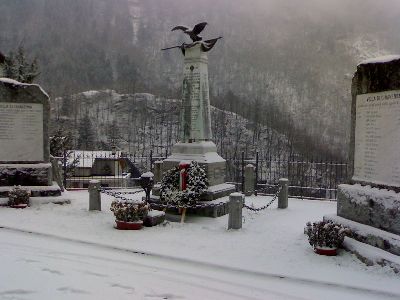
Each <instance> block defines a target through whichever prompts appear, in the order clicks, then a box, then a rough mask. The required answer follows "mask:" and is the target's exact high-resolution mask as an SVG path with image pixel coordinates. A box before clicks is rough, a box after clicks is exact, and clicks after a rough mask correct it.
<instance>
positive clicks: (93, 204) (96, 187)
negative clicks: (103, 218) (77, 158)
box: [88, 180, 101, 211]
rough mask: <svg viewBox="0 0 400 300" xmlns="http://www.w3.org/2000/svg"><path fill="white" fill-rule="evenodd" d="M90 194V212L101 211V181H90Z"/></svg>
mask: <svg viewBox="0 0 400 300" xmlns="http://www.w3.org/2000/svg"><path fill="white" fill-rule="evenodd" d="M88 192H89V210H100V211H101V194H100V181H99V180H90V181H89V188H88Z"/></svg>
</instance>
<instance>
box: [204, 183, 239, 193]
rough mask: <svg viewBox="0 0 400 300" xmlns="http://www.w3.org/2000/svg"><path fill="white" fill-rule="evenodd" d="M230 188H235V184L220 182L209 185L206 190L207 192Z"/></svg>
mask: <svg viewBox="0 0 400 300" xmlns="http://www.w3.org/2000/svg"><path fill="white" fill-rule="evenodd" d="M232 188H235V186H234V185H233V184H229V183H221V184H216V185H212V186H209V187H208V191H209V192H216V191H225V190H230V189H232Z"/></svg>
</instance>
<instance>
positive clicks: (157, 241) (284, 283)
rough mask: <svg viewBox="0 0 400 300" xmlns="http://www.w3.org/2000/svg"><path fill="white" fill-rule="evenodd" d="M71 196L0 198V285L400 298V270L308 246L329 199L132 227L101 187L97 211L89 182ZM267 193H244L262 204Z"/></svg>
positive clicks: (61, 292) (329, 208) (59, 292)
mask: <svg viewBox="0 0 400 300" xmlns="http://www.w3.org/2000/svg"><path fill="white" fill-rule="evenodd" d="M69 196H70V198H71V200H72V204H71V205H62V206H60V205H55V204H47V205H41V206H38V207H28V208H26V209H24V210H16V209H10V208H0V227H3V228H2V229H0V235H1V240H2V243H1V244H0V253H1V254H0V264H1V266H2V270H7V272H6V273H4V272H3V274H4V275H5V274H7V276H1V274H2V273H1V272H0V277H3V278H0V295H5V294H4V293H6V292H7V293H12V291H17V290H19V289H21V290H23V291H31V292H32V293H30V294H29V295H28V296H29V299H66V298H68V296H69V297H70V298H71V297H73V296H74V293H75V292H77V293H76V294H75V296H76V297H79V299H107V298H109V297H107V296H108V295H111V296H112V298H117V297H119V296H121V297H122V299H127V298H129V297H130V298H129V299H147V298H148V299H163V297H162V296H160V295H164V299H179V298H180V297H181V299H185V298H186V299H266V298H267V299H321V298H323V299H324V300H328V299H363V300H365V299H399V298H400V278H399V276H398V275H396V274H395V273H394V272H393V271H392V270H391V269H390V268H389V267H380V266H370V267H368V266H366V265H365V264H363V263H362V262H360V261H359V260H358V259H357V258H356V257H355V255H353V254H350V253H349V252H346V251H344V250H340V251H339V255H338V256H336V257H325V256H319V255H316V254H315V253H314V252H313V250H312V248H311V247H310V246H309V244H308V241H307V237H306V236H305V235H304V234H303V228H304V225H305V224H306V222H307V221H316V220H320V219H322V216H323V215H326V214H333V213H335V211H336V203H335V202H330V201H304V200H299V199H290V200H289V207H288V208H287V209H277V203H274V204H273V205H272V206H270V208H268V209H266V210H264V211H261V212H258V213H257V212H251V211H249V210H243V217H244V223H243V228H242V229H241V230H229V231H228V230H227V224H228V216H224V217H220V218H215V219H214V218H200V217H195V216H187V217H186V223H184V224H181V223H172V222H166V223H164V224H163V225H160V226H157V227H151V228H144V229H142V230H140V231H135V232H132V231H118V230H115V229H114V225H115V223H114V217H113V215H112V212H111V211H110V210H109V207H110V203H111V201H112V200H113V198H112V197H110V196H107V195H104V194H102V207H103V211H100V212H89V211H88V192H87V191H74V192H69ZM130 196H131V197H133V198H135V197H136V198H137V199H141V198H142V197H143V196H144V193H138V194H134V195H130ZM224 199H225V200H227V197H226V198H224ZM270 199H271V198H270V197H246V203H248V204H251V203H254V206H255V207H260V206H263V205H265V203H267V202H268V201H269V200H270ZM7 228H12V229H13V230H12V231H9V230H6V229H7ZM15 230H17V231H21V232H20V233H18V232H16V231H15ZM24 232H32V234H26V233H24ZM139 253H145V254H147V255H144V256H143V255H140V254H139ZM28 261H35V262H32V263H30V262H28ZM43 269H46V270H45V271H43ZM48 270H49V271H48ZM60 273H61V274H60ZM89 273H94V274H98V275H99V276H94V275H93V274H89ZM15 278H18V279H19V280H15ZM20 282H23V285H22V286H21V284H20ZM40 282H46V288H42V284H40ZM113 285H121V286H128V287H130V288H131V289H123V288H117V287H116V286H113ZM132 289H134V290H132ZM74 291H75V292H74ZM80 291H85V293H81V292H80ZM129 292H132V293H135V294H134V295H135V296H132V294H130V295H128V293H129ZM1 293H3V294H1ZM114 293H115V294H114ZM166 294H168V295H169V296H165V295H166ZM10 295H11V294H10ZM15 295H17V296H18V295H19V296H21V295H20V294H18V293H17V292H15ZM15 295H14V296H15ZM145 295H153V296H154V295H159V297H158V298H157V296H154V297H153V296H147V297H146V296H145ZM124 297H125V298H124Z"/></svg>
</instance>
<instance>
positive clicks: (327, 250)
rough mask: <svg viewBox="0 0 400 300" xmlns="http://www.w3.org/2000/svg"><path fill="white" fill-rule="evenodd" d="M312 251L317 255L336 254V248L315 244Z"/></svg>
mask: <svg viewBox="0 0 400 300" xmlns="http://www.w3.org/2000/svg"><path fill="white" fill-rule="evenodd" d="M314 252H315V253H317V254H319V255H327V256H335V255H337V248H331V247H320V246H315V247H314Z"/></svg>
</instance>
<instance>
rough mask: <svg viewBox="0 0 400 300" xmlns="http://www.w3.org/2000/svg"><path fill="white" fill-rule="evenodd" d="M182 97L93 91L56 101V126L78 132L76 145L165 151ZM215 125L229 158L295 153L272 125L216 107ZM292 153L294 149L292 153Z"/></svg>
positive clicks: (168, 150)
mask: <svg viewBox="0 0 400 300" xmlns="http://www.w3.org/2000/svg"><path fill="white" fill-rule="evenodd" d="M180 105H181V103H180V101H179V100H174V99H166V98H160V97H156V96H154V95H151V94H118V93H117V92H115V91H113V90H103V91H87V92H83V93H79V94H74V95H71V96H68V97H58V98H56V99H55V100H54V106H53V109H52V116H53V118H52V126H51V127H52V128H61V129H63V130H62V131H64V132H69V133H70V134H71V136H72V137H73V148H75V149H80V150H96V149H103V150H111V148H112V146H116V147H117V148H118V149H120V150H122V151H124V152H125V153H130V154H132V155H135V156H149V154H150V151H152V152H153V154H154V155H155V156H165V155H166V153H169V154H170V153H171V149H172V146H173V144H174V143H175V142H177V140H178V139H179V122H178V120H179V108H180ZM211 118H212V130H213V133H214V137H213V140H214V141H215V143H216V145H217V147H218V151H219V153H221V154H223V156H224V157H226V158H228V157H229V158H231V159H239V158H240V157H241V153H242V152H244V153H245V156H246V157H253V158H254V157H255V154H256V152H257V151H258V152H259V154H260V156H261V157H265V156H266V155H273V156H275V155H277V153H279V152H281V153H282V156H283V154H284V155H285V156H287V155H289V154H292V155H295V154H296V153H295V150H294V149H291V148H290V147H288V139H287V138H286V137H285V136H284V135H283V134H279V133H278V132H277V131H276V130H273V129H271V128H270V127H268V126H261V125H259V124H257V123H254V122H251V121H249V120H247V119H245V118H243V117H241V116H239V115H238V114H235V113H232V112H229V111H224V110H220V109H217V108H215V107H212V109H211ZM290 151H291V152H292V153H288V152H290Z"/></svg>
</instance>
